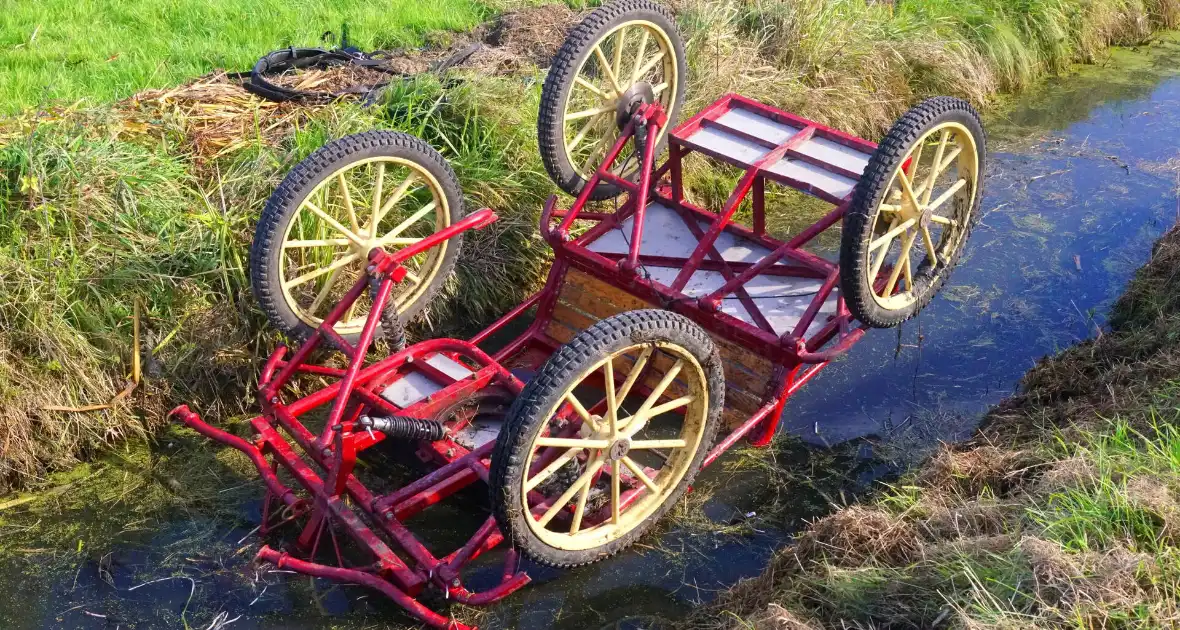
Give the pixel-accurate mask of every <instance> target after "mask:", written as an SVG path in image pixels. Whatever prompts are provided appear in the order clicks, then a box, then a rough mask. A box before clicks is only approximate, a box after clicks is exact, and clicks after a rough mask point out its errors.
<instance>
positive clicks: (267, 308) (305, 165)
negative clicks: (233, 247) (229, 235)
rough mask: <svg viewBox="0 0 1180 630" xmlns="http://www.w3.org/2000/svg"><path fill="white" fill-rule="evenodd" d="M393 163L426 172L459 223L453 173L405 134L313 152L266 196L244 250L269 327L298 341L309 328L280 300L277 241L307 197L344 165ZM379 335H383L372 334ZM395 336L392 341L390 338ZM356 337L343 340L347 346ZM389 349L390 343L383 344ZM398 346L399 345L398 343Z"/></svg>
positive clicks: (407, 314)
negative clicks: (247, 248)
mask: <svg viewBox="0 0 1180 630" xmlns="http://www.w3.org/2000/svg"><path fill="white" fill-rule="evenodd" d="M383 156H387V157H399V158H403V159H406V160H410V161H413V162H415V163H416V164H418V165H419V166H421V167H422V168H424V169H425V170H427V171H429V172H430V173H431V174H432V175H433V176H434V177H435V179H437V180H438V182H439V185H440V186H441V188H442V194H443V195H445V196H446V199H447V205H448V206H449V207H450V213H451V224H452V225H453V224H454V223H455V222H457V221H459V220H460V219H462V218H463V214H464V212H463V193H462V189H461V188H460V187H459V181H458V178H456V177H455V172H454V171H452V170H451V167H450V166H449V165H448V164H447V162H446V160H445V159H443V157H442V155H439V153H438V151H435V150H434V148H432V147H431V146H430V145H428V144H426V143H425V142H423V141H422V140H420V139H418V138H416V137H414V136H411V135H409V134H405V133H401V132H396V131H366V132H363V133H358V134H353V135H350V136H345V137H343V138H340V139H338V140H333V141H331V142H329V143H327V144H325V145H324V146H322V147H320V148H319V149H317V150H316V151H315V152H314V153H312V154H311V155H310V156H308V157H307V158H306V159H304V160H303V161H302V162H300V163H299V164H296V165H295V168H293V169H291V171H290V172H288V173H287V176H286V177H284V178H283V181H282V183H280V184H279V187H278V188H276V189H275V191H274V193H272V194H271V196H270V198H269V199H268V200H267V202H266V207H265V208H264V209H263V211H262V216H261V217H260V218H259V220H258V226H257V228H255V231H254V242H253V243H252V244H251V245H250V286H251V288H252V289H253V291H254V297H255V299H257V300H258V304H259V306H261V307H262V310H263V312H264V313H266V316H267V319H269V320H270V322H271V324H272V325H273V326H274V327H276V328H278V329H279V330H280V331H281V332H282V333H284V334H285V335H287V336H288V337H290V338H292V339H296V340H298V339H304V338H306V337H307V336H308V335H310V334H311V333H312V332H313V328H312V327H311V326H309V325H308V324H307V323H305V322H304V321H303V320H301V319H300V318H299V317H298V315H296V313H295V311H294V310H293V309H292V308H291V306H290V305H289V304H288V303H287V300H286V299H285V298H284V297H283V292H282V289H281V288H280V285H281V275H280V265H281V264H282V263H281V260H282V240H283V235H284V234H285V233H286V230H287V224H288V223H290V222H291V220H292V219H293V218H294V217H295V214H296V210H298V208H299V206H300V204H302V203H303V200H304V199H305V198H306V197H307V195H309V194H311V192H312V191H313V190H315V187H316V186H318V185H319V184H320V182H322V181H323V180H324V179H326V178H327V177H328V176H330V175H331V174H333V173H334V172H336V171H337V170H339V169H340V168H341V167H344V166H346V165H347V164H349V163H352V162H357V161H360V160H365V159H368V158H373V157H383ZM461 245H462V235H459V236H456V237H454V238H452V239H451V240H450V241H449V242H448V244H447V251H446V253H445V254H444V256H443V260H442V264H441V266H440V267H439V270H438V273H437V274H436V275H435V278H434V280H433V281H432V282H431V285H430V286H429V287H428V288H427V290H426V291H425V292H424V293H423V294H422V295H421V296H420V297H419V298H418V299H417V300H416V301H414V302H413V303H412V304H410V305H409V306H408V308H406V309H405V310H404V311H402V312H401V313H398V314H396V315H397V317H398V318H399V319H400V321H401V323H403V324H404V323H408V322H410V321H412V320H413V319H414V317H415V316H417V315H418V313H420V312H421V311H422V309H423V308H425V307H426V304H427V303H429V302H430V300H431V298H433V297H434V295H435V294H436V293H437V292H438V290H439V289H441V288H442V285H443V284H444V283H445V282H446V279H447V276H449V275H450V273H451V271H452V270H453V269H454V266H455V261H456V260H457V259H458V256H459V250H460V247H461ZM378 332H379V334H384V331H378ZM396 335H397V333H396V331H395V332H394V334H393V335H392V337H396ZM359 336H360V335H359V333H350V334H346V335H344V337H345V339H347V340H349V341H350V342H354V341H356V339H357V338H358V337H359ZM388 341H390V345H391V346H393V345H395V344H394V342H396V341H397V340H396V339H395V338H390V339H388ZM401 343H404V339H403V340H402V342H401Z"/></svg>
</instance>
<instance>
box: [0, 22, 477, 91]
mask: <svg viewBox="0 0 1180 630" xmlns="http://www.w3.org/2000/svg"><path fill="white" fill-rule="evenodd" d="M426 4H429V6H430V10H422V9H423V3H422V2H420V1H419V0H388V1H385V2H369V1H366V0H330V1H329V0H257V1H250V2H245V1H242V0H136V1H135V2H124V1H121V0H38V1H36V2H6V3H5V6H4V10H3V11H0V76H3V77H4V81H3V82H0V113H9V114H11V113H14V112H17V111H20V110H22V109H24V108H28V107H39V106H42V105H45V104H47V103H54V102H63V101H64V102H67V103H72V102H75V101H77V100H80V99H86V100H88V101H89V102H91V103H102V102H108V101H112V100H115V99H119V98H124V97H127V96H130V95H132V94H134V93H135V92H138V91H140V90H143V89H148V88H159V87H167V86H172V85H176V84H178V83H181V82H184V81H186V80H188V79H191V78H193V77H196V76H200V75H202V74H205V73H207V72H210V71H212V70H214V69H224V70H229V71H238V70H249V69H250V68H251V67H252V66H253V65H254V62H255V61H257V60H258V58H259V57H261V56H262V55H263V54H265V53H267V52H269V51H271V50H275V49H278V48H283V47H285V46H331V45H335V44H337V43H338V42H339V37H340V34H341V31H342V29H343V28H344V25H345V24H347V27H348V32H349V39H350V41H351V43H352V44H353V45H355V46H358V47H360V48H361V49H363V50H374V49H393V48H401V47H410V46H419V45H421V44H422V42H423V38H424V37H425V36H426V35H427V34H429V33H431V32H435V31H440V30H443V31H458V30H466V29H469V28H471V27H472V26H474V25H475V24H477V23H479V22H480V21H482V20H484V19H486V18H487V17H489V15H490V14H491V10H490V9H489V8H487V7H486V6H484V5H482V4H480V3H479V2H475V1H473V0H430V2H428V3H426ZM328 33H330V35H328V37H324V35H325V34H328Z"/></svg>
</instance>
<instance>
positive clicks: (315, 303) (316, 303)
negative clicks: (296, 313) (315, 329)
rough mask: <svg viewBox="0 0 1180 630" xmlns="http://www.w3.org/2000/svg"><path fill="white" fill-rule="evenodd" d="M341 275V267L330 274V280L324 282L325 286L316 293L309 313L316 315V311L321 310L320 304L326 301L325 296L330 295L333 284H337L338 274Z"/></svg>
mask: <svg viewBox="0 0 1180 630" xmlns="http://www.w3.org/2000/svg"><path fill="white" fill-rule="evenodd" d="M338 275H340V268H339V267H337V268H335V269H333V270H332V273H331V274H330V275H328V280H327V281H326V282H324V286H323V287H322V288H321V289H320V291H319V293H316V296H315V299H314V300H312V302H311V306H309V307H307V314H308V315H315V314H316V311H318V310H320V304H322V303H323V302H324V298H326V297H328V293H329V292H330V291H331V290H332V286H333V285H335V284H336V276H338Z"/></svg>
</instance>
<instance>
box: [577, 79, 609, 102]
mask: <svg viewBox="0 0 1180 630" xmlns="http://www.w3.org/2000/svg"><path fill="white" fill-rule="evenodd" d="M574 83H577V84H578V85H580V86H582V87H584V88H586V89H587V90H590V91H591V92H594V94H595V96H600V97H602V98H609V95H608V94H607V93H606V92H603V91H602V90H601V89H599V88H598V86H597V85H594V84H593V83H591V82H589V81H587V80H586V79H583V78H582V75H580V74H579V75H578V76H577V77H575V78H574Z"/></svg>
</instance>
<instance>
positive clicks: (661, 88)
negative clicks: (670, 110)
mask: <svg viewBox="0 0 1180 630" xmlns="http://www.w3.org/2000/svg"><path fill="white" fill-rule="evenodd" d="M666 89H668V82H667V81H665V82H663V83H660V84H659V85H653V86H652V88H651V93H652V94H654V95H656V96H659V94H660V92H663V91H664V90H666Z"/></svg>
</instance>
